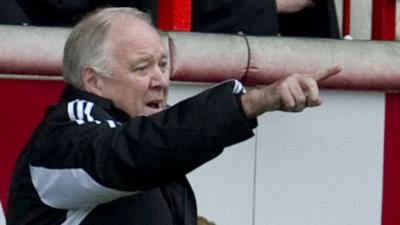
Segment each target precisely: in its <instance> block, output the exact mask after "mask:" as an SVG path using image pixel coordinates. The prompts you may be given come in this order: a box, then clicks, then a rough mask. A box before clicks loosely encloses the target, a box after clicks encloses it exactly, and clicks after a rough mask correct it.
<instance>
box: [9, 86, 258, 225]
mask: <svg viewBox="0 0 400 225" xmlns="http://www.w3.org/2000/svg"><path fill="white" fill-rule="evenodd" d="M243 91H244V88H243V86H242V85H241V84H240V82H238V81H235V80H233V81H228V82H225V83H223V84H220V85H218V86H215V87H213V88H210V89H208V90H206V91H204V92H203V93H200V94H198V95H196V96H194V97H191V98H189V99H186V100H184V101H182V102H180V103H178V104H176V105H174V106H171V107H169V108H167V109H166V110H164V111H162V112H160V113H157V114H154V115H151V116H148V117H145V116H140V117H135V118H129V117H128V115H127V114H125V113H123V112H122V111H120V110H119V109H117V108H115V106H114V105H113V104H112V102H111V101H110V100H107V99H104V98H100V97H98V96H95V95H92V94H90V93H87V92H84V91H81V90H78V89H76V88H73V87H71V86H67V87H66V89H65V91H64V93H63V95H62V97H61V101H60V103H58V104H56V105H54V106H51V107H49V109H48V110H47V112H46V115H45V118H44V120H43V121H42V122H41V124H40V125H39V126H38V128H37V129H36V130H35V132H34V133H33V136H32V137H31V139H30V140H29V141H28V143H27V145H26V146H25V149H24V150H23V152H22V153H21V155H20V157H19V159H18V161H17V165H16V168H15V171H14V176H13V180H12V184H11V188H10V192H9V198H8V213H7V215H6V217H7V224H8V225H27V224H29V225H45V224H46V225H56V224H57V225H78V224H80V225H103V224H104V225H195V224H196V220H197V212H196V202H195V197H194V194H193V191H192V189H191V187H190V184H189V182H188V180H187V179H186V177H185V175H186V174H187V173H188V172H190V171H192V170H193V169H195V168H197V167H199V166H200V165H202V164H203V163H205V162H207V161H209V160H211V159H213V158H214V157H216V156H217V155H219V154H220V153H221V152H222V150H223V148H224V147H226V146H229V145H232V144H235V143H238V142H241V141H243V140H246V139H248V138H250V137H252V135H253V132H252V129H253V128H254V127H255V126H256V123H257V121H255V120H254V121H249V120H248V119H247V118H246V117H245V115H244V112H243V109H242V107H241V104H240V101H239V96H240V95H241V93H242V92H243Z"/></svg>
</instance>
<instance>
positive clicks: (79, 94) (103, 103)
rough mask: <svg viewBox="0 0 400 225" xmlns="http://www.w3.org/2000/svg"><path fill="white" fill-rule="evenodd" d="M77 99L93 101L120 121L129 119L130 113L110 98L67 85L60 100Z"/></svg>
mask: <svg viewBox="0 0 400 225" xmlns="http://www.w3.org/2000/svg"><path fill="white" fill-rule="evenodd" d="M75 99H81V100H87V101H90V102H93V103H94V104H96V105H97V106H100V107H101V108H103V109H104V110H106V111H107V112H108V113H110V114H111V115H112V116H114V117H116V119H117V120H118V121H121V122H124V121H127V120H128V119H129V115H128V114H126V113H125V112H123V111H122V110H120V109H118V108H117V107H115V105H114V104H113V103H112V101H111V100H110V99H106V98H103V97H100V96H97V95H95V94H92V93H89V92H87V91H84V90H81V89H78V88H75V87H73V86H71V85H67V86H66V87H65V89H64V91H63V93H62V95H61V98H60V102H69V101H73V100H75Z"/></svg>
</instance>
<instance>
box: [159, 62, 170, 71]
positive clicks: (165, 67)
mask: <svg viewBox="0 0 400 225" xmlns="http://www.w3.org/2000/svg"><path fill="white" fill-rule="evenodd" d="M158 66H159V67H160V69H161V71H162V72H165V71H167V68H168V62H167V61H161V62H160V63H159V64H158Z"/></svg>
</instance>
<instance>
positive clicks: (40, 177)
mask: <svg viewBox="0 0 400 225" xmlns="http://www.w3.org/2000/svg"><path fill="white" fill-rule="evenodd" d="M29 167H30V172H31V177H32V182H33V185H34V187H35V188H36V190H37V192H38V194H39V197H40V199H41V200H42V202H44V203H45V204H46V205H48V206H51V207H53V208H57V209H68V210H80V209H82V208H91V207H93V206H96V205H97V204H101V203H106V202H110V201H112V200H115V199H117V198H120V197H124V196H128V195H132V194H135V193H136V192H127V191H119V190H115V189H111V188H108V187H105V186H102V185H101V184H99V183H97V182H96V181H95V180H94V179H93V178H92V177H91V176H90V175H89V174H88V173H87V172H86V171H84V170H83V169H80V168H77V169H48V168H44V167H36V166H32V165H30V166H29Z"/></svg>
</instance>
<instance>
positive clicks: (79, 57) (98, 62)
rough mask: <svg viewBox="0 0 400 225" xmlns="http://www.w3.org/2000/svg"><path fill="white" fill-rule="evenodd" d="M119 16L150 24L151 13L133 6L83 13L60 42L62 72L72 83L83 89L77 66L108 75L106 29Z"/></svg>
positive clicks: (108, 51)
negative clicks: (62, 52) (62, 44)
mask: <svg viewBox="0 0 400 225" xmlns="http://www.w3.org/2000/svg"><path fill="white" fill-rule="evenodd" d="M120 16H133V17H136V18H139V19H142V20H143V21H145V22H147V23H148V24H150V25H152V21H151V17H150V16H149V15H148V14H146V13H144V12H142V11H139V10H138V9H135V8H129V7H120V8H104V9H101V10H97V11H95V12H94V13H92V14H90V15H88V16H87V17H85V18H84V19H83V20H82V21H81V22H79V23H78V24H77V25H76V26H75V27H74V28H73V29H72V32H71V34H70V35H69V37H68V39H67V41H66V43H65V46H64V57H63V76H64V80H65V81H66V82H67V83H69V84H71V85H72V86H74V87H76V88H79V89H83V85H82V78H81V74H80V73H81V70H82V69H83V68H84V67H90V68H92V69H93V70H95V71H96V72H99V73H102V74H104V75H109V74H110V72H111V71H110V70H111V68H112V59H111V43H110V42H109V41H108V40H109V37H108V35H109V34H108V33H109V30H110V28H111V25H112V24H113V22H114V21H115V20H116V19H117V18H119V17H120Z"/></svg>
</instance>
